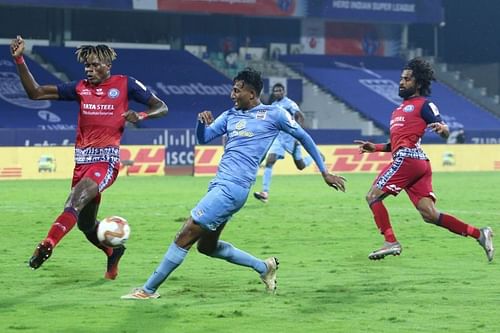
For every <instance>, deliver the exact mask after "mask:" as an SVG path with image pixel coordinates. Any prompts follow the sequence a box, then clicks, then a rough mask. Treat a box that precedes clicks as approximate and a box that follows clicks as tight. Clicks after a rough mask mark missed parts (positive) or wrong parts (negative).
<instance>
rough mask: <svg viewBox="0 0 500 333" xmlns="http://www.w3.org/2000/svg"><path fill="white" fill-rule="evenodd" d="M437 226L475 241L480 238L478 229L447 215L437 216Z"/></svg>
mask: <svg viewBox="0 0 500 333" xmlns="http://www.w3.org/2000/svg"><path fill="white" fill-rule="evenodd" d="M438 225H439V226H441V227H443V228H446V229H448V230H449V231H451V232H453V233H455V234H459V235H462V236H472V237H474V238H475V239H478V238H479V236H481V232H480V231H479V229H478V228H476V227H474V226H472V225H470V224H467V223H464V222H462V221H460V220H459V219H457V218H456V217H454V216H451V215H448V214H444V213H441V214H439V219H438Z"/></svg>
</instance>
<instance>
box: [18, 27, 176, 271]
mask: <svg viewBox="0 0 500 333" xmlns="http://www.w3.org/2000/svg"><path fill="white" fill-rule="evenodd" d="M24 48H25V44H24V40H23V39H22V38H21V36H18V37H17V38H16V39H14V40H13V41H12V42H11V54H12V57H13V58H14V62H15V63H16V65H17V70H18V72H19V76H20V79H21V83H22V85H23V87H24V89H25V90H26V93H27V94H28V97H29V98H30V99H36V100H45V99H54V100H57V99H58V100H72V101H76V102H77V103H78V104H79V106H80V112H79V115H78V128H77V132H76V144H75V168H74V171H73V179H72V183H71V192H70V194H69V196H68V199H67V200H66V204H65V206H64V210H63V211H62V212H61V214H60V215H59V216H58V217H57V218H56V220H55V221H54V223H53V224H52V226H51V227H50V229H49V232H48V234H47V237H45V238H44V239H43V240H42V241H41V242H40V243H39V244H38V245H37V247H36V249H35V252H34V253H33V255H32V256H31V258H30V259H29V266H30V267H31V268H32V269H37V268H39V267H40V266H41V265H42V264H43V263H44V262H45V261H46V260H47V259H48V258H49V257H50V256H51V254H52V251H53V250H54V248H55V247H56V246H57V244H58V243H59V242H60V241H61V239H62V238H63V237H64V236H65V235H66V234H67V233H68V232H69V231H70V230H71V229H72V228H73V227H74V225H75V224H78V228H79V229H80V230H81V231H82V232H83V233H84V234H85V237H87V239H88V240H89V242H91V243H92V244H94V245H95V246H96V247H97V248H99V249H101V250H102V251H103V252H104V253H105V254H106V256H107V268H106V273H105V275H104V277H105V278H106V279H111V280H114V279H115V278H116V276H117V275H118V262H119V260H120V258H121V257H122V256H123V253H124V252H125V247H123V246H122V247H117V248H108V247H105V246H103V245H102V244H100V243H99V241H98V239H97V233H96V231H97V226H98V224H99V221H98V220H97V211H98V209H99V203H100V201H101V192H102V191H104V190H105V189H106V188H107V187H109V186H111V184H113V182H114V181H115V180H116V177H117V176H118V170H119V164H120V148H119V145H120V140H121V137H122V134H123V130H124V127H125V122H126V121H129V122H132V123H136V122H138V121H140V120H143V119H146V118H156V117H160V116H164V115H166V114H167V112H168V108H167V106H166V105H165V103H164V102H163V101H162V100H160V99H159V98H158V97H156V96H155V95H154V94H153V93H151V91H149V90H148V89H147V88H146V87H145V86H144V84H142V83H141V82H139V81H137V80H136V79H134V78H132V77H129V76H126V75H111V73H110V69H111V63H112V61H113V60H114V59H115V58H116V53H115V51H114V50H113V49H112V48H110V47H109V46H107V45H96V46H92V45H84V46H81V47H79V48H78V49H77V50H76V57H77V60H78V61H79V62H81V63H83V64H84V67H85V75H86V77H87V78H86V79H85V80H80V81H77V82H68V83H63V84H58V85H42V86H40V85H39V84H38V83H37V82H36V80H35V78H34V77H33V75H32V74H31V72H30V71H29V69H28V66H27V65H26V63H25V61H24V59H23V52H24ZM130 99H132V100H134V101H137V102H139V103H141V104H144V105H146V106H147V109H146V110H145V111H142V112H135V111H133V110H129V109H128V103H129V100H130Z"/></svg>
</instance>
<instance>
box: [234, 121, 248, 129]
mask: <svg viewBox="0 0 500 333" xmlns="http://www.w3.org/2000/svg"><path fill="white" fill-rule="evenodd" d="M246 126H247V122H246V121H245V120H240V121H238V122H237V123H236V125H235V126H234V128H235V129H236V130H242V129H244V128H245V127H246Z"/></svg>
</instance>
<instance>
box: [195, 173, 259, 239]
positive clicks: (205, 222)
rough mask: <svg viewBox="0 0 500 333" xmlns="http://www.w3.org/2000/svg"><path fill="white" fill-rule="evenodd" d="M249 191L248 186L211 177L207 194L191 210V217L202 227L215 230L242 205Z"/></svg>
mask: <svg viewBox="0 0 500 333" xmlns="http://www.w3.org/2000/svg"><path fill="white" fill-rule="evenodd" d="M249 192H250V189H249V188H245V187H241V186H239V185H236V184H235V183H232V182H229V181H225V180H220V179H213V180H212V181H211V182H210V185H209V186H208V192H207V194H205V196H204V197H203V198H202V199H201V200H200V201H199V202H198V204H197V205H196V207H194V208H193V209H192V210H191V217H192V218H193V220H194V221H195V222H196V223H197V224H199V225H200V226H202V227H203V228H204V229H208V230H211V231H215V230H217V228H219V227H220V226H221V225H223V224H224V223H226V222H227V221H229V219H230V218H231V217H232V216H233V214H235V213H236V212H238V211H239V210H240V209H241V207H243V205H244V204H245V202H246V201H247V198H248V193H249Z"/></svg>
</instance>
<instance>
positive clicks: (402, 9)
mask: <svg viewBox="0 0 500 333" xmlns="http://www.w3.org/2000/svg"><path fill="white" fill-rule="evenodd" d="M155 5H156V6H155ZM134 9H158V10H165V11H184V12H198V13H199V12H203V13H221V14H240V15H262V16H288V17H291V16H297V17H316V18H324V19H335V20H340V21H356V22H360V21H364V22H387V23H439V22H441V21H443V18H444V14H443V9H442V1H441V0H379V1H373V0H314V1H311V0H309V1H308V0H157V3H155V0H149V1H148V0H134Z"/></svg>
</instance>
